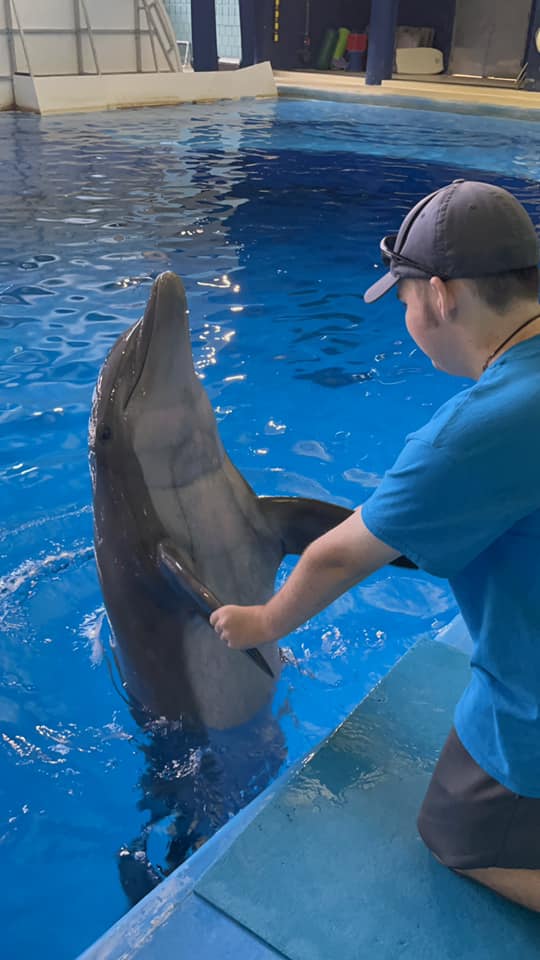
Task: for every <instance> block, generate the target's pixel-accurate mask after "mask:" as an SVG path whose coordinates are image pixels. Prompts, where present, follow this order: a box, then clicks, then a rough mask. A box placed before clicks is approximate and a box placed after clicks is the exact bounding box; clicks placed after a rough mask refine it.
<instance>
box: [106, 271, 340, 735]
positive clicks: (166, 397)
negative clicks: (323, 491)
mask: <svg viewBox="0 0 540 960" xmlns="http://www.w3.org/2000/svg"><path fill="white" fill-rule="evenodd" d="M90 451H91V472H92V481H93V490H94V541H95V552H96V559H97V566H98V571H99V577H100V581H101V586H102V590H103V594H104V598H105V605H106V608H107V612H108V615H109V619H110V621H111V625H112V629H113V634H114V644H115V646H114V651H115V656H116V659H117V663H118V667H119V670H120V673H121V675H122V678H123V681H124V685H125V687H126V689H127V691H128V692H129V694H130V697H131V699H132V702H133V704H134V705H135V706H137V707H139V708H143V709H144V711H145V712H146V713H148V714H150V716H153V717H164V718H166V719H167V720H169V721H176V720H182V721H183V722H184V723H186V724H187V725H192V726H202V727H206V728H214V729H222V730H223V729H227V728H230V727H234V726H237V725H239V724H242V723H244V722H245V721H247V720H248V719H250V718H252V717H253V716H254V715H255V714H256V713H257V711H259V710H260V709H261V708H262V707H263V706H264V705H265V704H267V703H268V702H269V700H270V698H271V696H272V693H273V689H274V686H275V682H276V680H277V678H278V677H279V672H280V657H279V650H278V647H277V644H267V645H265V646H264V648H263V649H262V650H260V651H259V650H255V651H251V656H245V652H243V651H236V650H230V649H229V648H228V647H227V646H225V645H224V644H223V643H222V642H221V641H220V640H219V638H218V637H217V636H216V634H215V632H214V631H213V630H212V628H211V627H210V626H209V624H208V616H209V614H210V613H211V611H212V610H214V609H215V608H216V607H217V606H219V605H220V604H221V603H240V604H260V603H264V602H265V601H266V600H268V599H269V597H270V596H271V595H272V593H273V589H274V579H275V575H276V571H277V569H278V567H279V564H280V563H281V560H282V558H283V557H284V555H285V554H287V553H301V552H302V551H303V550H304V549H305V547H306V546H307V545H308V544H309V543H310V542H311V541H312V540H313V539H315V538H316V537H318V536H320V535H321V534H323V533H325V532H326V531H327V530H329V529H330V528H332V527H334V526H335V525H336V524H337V523H339V522H340V521H342V520H344V519H345V518H346V517H347V516H349V515H350V513H351V511H350V510H348V509H346V508H345V507H341V506H337V505H334V504H330V503H323V502H320V501H317V500H305V499H302V498H296V497H290V498H289V497H257V496H256V494H255V493H254V491H253V490H252V489H251V487H250V486H249V484H248V483H247V482H246V481H245V480H244V478H243V477H242V475H241V474H240V473H239V471H238V470H237V469H236V468H235V467H234V465H233V464H232V462H231V461H230V459H229V457H228V456H227V454H226V453H225V450H224V448H223V445H222V443H221V440H220V438H219V434H218V430H217V424H216V420H215V417H214V413H213V410H212V407H211V404H210V401H209V399H208V396H207V394H206V392H205V390H204V388H203V386H202V383H201V381H200V379H199V378H198V376H197V374H196V372H195V369H194V365H193V359H192V353H191V340H190V332H189V323H188V309H187V303H186V296H185V292H184V287H183V284H182V282H181V280H180V279H179V278H178V277H177V276H176V275H175V274H174V273H163V274H161V276H159V277H158V278H157V280H156V281H155V283H154V286H153V289H152V292H151V296H150V299H149V302H148V306H147V308H146V311H145V313H144V316H143V317H142V318H141V319H140V320H139V321H138V322H137V323H135V324H134V325H133V326H132V327H131V328H130V329H129V330H127V332H125V333H124V334H123V335H122V336H120V338H119V339H118V340H117V342H116V344H115V345H114V347H113V348H112V350H111V352H110V354H109V356H108V357H107V359H106V361H105V363H104V365H103V368H102V370H101V372H100V375H99V379H98V382H97V386H96V390H95V394H94V402H93V409H92V415H91V420H90Z"/></svg>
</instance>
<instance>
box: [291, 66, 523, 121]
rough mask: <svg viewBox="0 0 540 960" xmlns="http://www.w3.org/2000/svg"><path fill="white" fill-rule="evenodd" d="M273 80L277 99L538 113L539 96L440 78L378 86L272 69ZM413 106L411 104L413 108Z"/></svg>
mask: <svg viewBox="0 0 540 960" xmlns="http://www.w3.org/2000/svg"><path fill="white" fill-rule="evenodd" d="M274 77H275V80H276V84H277V87H278V92H279V94H280V95H281V96H303V97H312V98H313V99H318V98H321V99H347V100H349V99H354V100H356V99H358V100H360V101H362V100H363V101H365V102H369V103H373V102H377V101H379V102H380V103H388V102H391V103H392V104H393V105H396V104H399V103H400V102H401V104H402V105H403V106H407V102H408V101H409V102H411V101H415V102H416V104H417V102H418V101H419V100H424V101H432V102H433V104H434V105H436V106H437V108H439V109H440V108H441V107H443V106H444V105H445V104H448V105H451V106H452V107H455V105H456V104H461V105H463V106H467V107H471V108H475V109H476V110H478V112H482V109H486V110H490V109H492V108H503V109H504V110H506V111H509V110H510V111H516V114H517V113H518V112H519V113H520V114H521V113H523V112H524V111H525V112H527V113H532V114H534V112H535V111H539V113H538V116H539V118H540V93H533V92H531V91H530V90H517V89H515V88H511V89H508V88H506V87H499V86H497V87H493V86H491V85H489V84H484V83H473V82H469V81H467V82H463V83H454V82H452V83H444V82H441V80H440V79H435V78H434V77H430V78H429V79H423V80H421V79H412V78H407V79H405V78H400V79H396V78H394V79H392V80H384V81H383V83H382V84H381V85H380V86H368V85H367V84H366V83H365V80H364V77H363V76H360V75H359V74H346V73H345V74H330V73H318V72H313V71H300V70H294V71H285V70H274ZM416 104H415V105H416Z"/></svg>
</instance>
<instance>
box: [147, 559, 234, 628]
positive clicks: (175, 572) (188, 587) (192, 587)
mask: <svg viewBox="0 0 540 960" xmlns="http://www.w3.org/2000/svg"><path fill="white" fill-rule="evenodd" d="M157 556H158V564H159V568H160V570H161V572H162V574H163V576H164V577H165V579H166V580H167V582H168V583H169V585H170V586H171V587H172V588H173V590H174V591H175V593H178V594H179V595H180V596H181V597H182V598H183V599H185V600H191V601H192V604H193V606H194V608H195V609H196V610H197V612H198V613H200V614H201V616H203V617H205V619H206V620H208V618H209V617H210V614H211V613H213V612H214V610H217V609H218V607H221V606H223V604H222V603H220V601H219V600H218V598H217V597H216V596H215V594H213V593H212V591H211V590H208V588H207V587H205V586H204V584H202V583H201V582H200V580H197V577H195V576H194V575H193V573H192V572H191V570H190V569H189V568H188V567H187V566H186V564H185V562H184V560H183V559H182V557H181V556H180V554H179V553H178V551H177V550H176V549H175V548H174V547H173V546H172V544H169V543H160V544H159V546H158V550H157Z"/></svg>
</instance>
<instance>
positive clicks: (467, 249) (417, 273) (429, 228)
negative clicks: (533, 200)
mask: <svg viewBox="0 0 540 960" xmlns="http://www.w3.org/2000/svg"><path fill="white" fill-rule="evenodd" d="M380 248H381V252H382V255H383V261H384V263H385V264H386V265H387V266H389V267H390V270H389V272H388V273H387V274H385V276H384V277H381V279H380V280H377V282H376V283H374V284H373V286H371V287H370V288H369V290H366V292H365V294H364V300H365V301H366V303H373V301H374V300H378V299H379V297H382V296H383V294H385V293H386V292H387V291H388V290H390V289H391V287H394V286H395V285H396V283H399V281H400V280H404V279H405V278H416V279H422V280H429V279H430V278H431V277H440V278H441V280H457V279H458V278H460V279H466V278H472V277H487V276H490V275H494V274H497V273H505V272H506V271H509V270H522V269H524V268H525V267H534V266H537V265H538V260H539V259H540V248H539V244H538V237H537V235H536V230H535V228H534V225H533V223H532V220H531V218H530V217H529V214H528V213H527V211H526V210H525V208H524V207H522V205H521V203H520V202H519V200H516V198H515V197H514V196H512V194H511V193H509V192H508V190H503V189H502V187H495V186H492V184H490V183H480V182H479V181H475V180H454V182H453V183H450V184H449V185H448V186H447V187H442V189H440V190H436V191H435V193H430V194H429V196H427V197H424V198H423V200H420V202H419V203H417V204H416V206H415V207H413V209H412V210H410V211H409V213H408V214H407V216H406V217H405V219H404V221H403V223H402V224H401V227H400V228H399V233H398V234H397V235H395V236H388V237H384V239H383V240H381V243H380Z"/></svg>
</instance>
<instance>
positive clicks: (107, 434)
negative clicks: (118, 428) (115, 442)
mask: <svg viewBox="0 0 540 960" xmlns="http://www.w3.org/2000/svg"><path fill="white" fill-rule="evenodd" d="M111 437H112V430H111V428H110V427H108V426H104V427H103V430H102V431H101V433H100V435H99V439H100V440H102V441H103V443H107V440H110V439H111Z"/></svg>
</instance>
